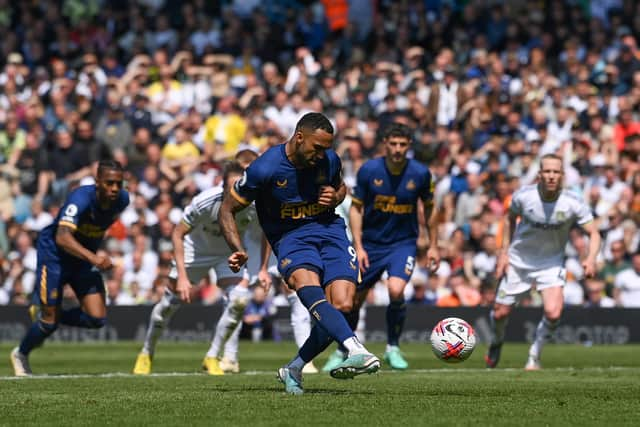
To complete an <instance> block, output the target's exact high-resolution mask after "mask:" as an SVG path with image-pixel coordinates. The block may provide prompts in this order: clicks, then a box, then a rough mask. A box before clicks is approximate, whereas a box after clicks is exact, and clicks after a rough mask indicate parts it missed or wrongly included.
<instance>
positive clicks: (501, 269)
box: [496, 251, 509, 280]
mask: <svg viewBox="0 0 640 427" xmlns="http://www.w3.org/2000/svg"><path fill="white" fill-rule="evenodd" d="M508 265H509V256H508V255H507V251H502V252H500V255H498V262H497V263H496V279H498V280H499V279H501V278H502V276H504V273H505V272H506V271H507V266H508Z"/></svg>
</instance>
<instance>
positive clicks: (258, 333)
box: [243, 286, 276, 342]
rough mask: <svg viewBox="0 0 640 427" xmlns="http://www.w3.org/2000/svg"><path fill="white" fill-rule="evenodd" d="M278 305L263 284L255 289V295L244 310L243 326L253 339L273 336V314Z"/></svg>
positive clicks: (255, 340)
mask: <svg viewBox="0 0 640 427" xmlns="http://www.w3.org/2000/svg"><path fill="white" fill-rule="evenodd" d="M275 313H276V307H275V306H274V305H273V304H272V301H271V299H270V297H269V296H268V295H267V293H266V292H265V290H264V288H262V287H261V286H256V287H255V288H254V289H253V296H252V298H251V301H249V304H248V305H247V308H246V309H245V312H244V318H243V326H244V327H245V328H247V329H248V330H249V331H250V332H249V333H250V336H251V340H252V341H254V342H257V341H262V340H263V339H266V338H273V332H274V331H273V316H274V315H275Z"/></svg>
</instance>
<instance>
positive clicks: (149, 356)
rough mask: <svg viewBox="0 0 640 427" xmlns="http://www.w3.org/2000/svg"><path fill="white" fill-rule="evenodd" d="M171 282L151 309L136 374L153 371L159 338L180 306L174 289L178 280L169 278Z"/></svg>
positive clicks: (146, 373)
mask: <svg viewBox="0 0 640 427" xmlns="http://www.w3.org/2000/svg"><path fill="white" fill-rule="evenodd" d="M169 283H170V285H168V287H165V290H164V293H163V295H162V298H160V301H158V302H157V303H156V304H155V305H154V306H153V308H152V309H151V314H150V315H149V324H148V325H147V332H146V333H145V336H144V343H143V344H142V350H140V353H138V356H137V357H136V363H135V365H134V367H133V373H134V374H136V375H148V374H150V373H151V368H152V362H153V356H154V355H155V351H156V344H157V342H158V339H159V338H160V336H161V335H162V333H163V332H164V329H165V327H166V326H167V325H168V324H169V321H170V320H171V318H172V317H173V315H174V314H175V313H176V311H178V309H179V308H180V305H181V301H180V298H178V296H177V295H175V293H174V291H173V290H175V286H176V281H175V279H169Z"/></svg>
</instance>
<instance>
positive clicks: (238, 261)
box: [218, 159, 265, 272]
mask: <svg viewBox="0 0 640 427" xmlns="http://www.w3.org/2000/svg"><path fill="white" fill-rule="evenodd" d="M261 167H262V165H261V164H260V159H258V160H256V161H254V162H253V163H252V164H251V165H249V167H248V168H247V169H246V170H245V171H244V174H243V175H242V178H240V179H239V180H238V181H236V182H235V184H233V186H232V187H231V188H229V189H228V190H225V193H224V196H223V198H222V206H220V211H219V212H218V223H219V225H220V229H221V231H222V235H223V236H224V239H225V240H226V242H227V245H229V248H230V249H231V252H232V253H231V255H230V256H229V258H228V263H229V268H230V269H231V270H232V271H234V272H238V271H240V267H242V266H243V265H244V264H245V263H246V262H247V260H248V259H249V255H247V251H246V250H245V248H244V246H243V245H242V238H241V237H240V232H239V231H238V225H237V224H236V220H235V216H236V213H238V212H239V211H241V210H242V209H244V208H246V207H248V206H249V205H250V204H251V202H252V201H253V200H255V199H256V197H257V196H258V194H259V192H260V191H261V190H262V187H263V185H264V184H263V183H264V179H265V178H264V176H263V171H262V170H261Z"/></svg>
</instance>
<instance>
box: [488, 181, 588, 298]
mask: <svg viewBox="0 0 640 427" xmlns="http://www.w3.org/2000/svg"><path fill="white" fill-rule="evenodd" d="M510 211H511V214H513V215H517V216H518V217H519V222H518V224H517V225H516V229H515V232H514V233H513V240H512V242H511V244H510V246H509V251H508V255H509V266H508V267H507V272H506V275H505V278H504V279H503V280H502V281H501V283H500V287H499V288H498V295H497V298H496V301H497V302H498V303H500V304H506V305H512V304H514V303H515V302H516V301H517V299H518V297H519V296H521V295H524V294H525V293H526V292H528V291H529V290H530V289H531V287H532V286H533V285H534V284H535V286H536V289H537V290H542V289H545V288H548V287H553V286H564V284H565V281H566V270H565V268H564V249H565V246H566V244H567V241H568V240H569V231H570V230H571V227H573V226H574V225H575V224H578V225H584V224H586V223H588V222H590V221H592V220H593V215H592V214H591V210H590V209H589V207H588V206H587V205H586V204H585V203H584V202H583V201H582V200H581V199H580V198H579V197H578V196H577V195H575V194H573V193H570V192H569V191H566V190H562V191H561V192H560V195H559V196H558V198H557V199H556V200H554V201H551V202H546V201H543V200H542V197H541V196H540V193H539V191H538V186H537V185H527V186H524V187H522V188H521V189H520V190H518V191H516V192H515V193H514V194H513V198H512V200H511V207H510Z"/></svg>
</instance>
